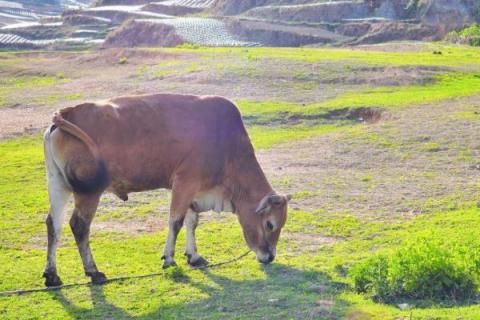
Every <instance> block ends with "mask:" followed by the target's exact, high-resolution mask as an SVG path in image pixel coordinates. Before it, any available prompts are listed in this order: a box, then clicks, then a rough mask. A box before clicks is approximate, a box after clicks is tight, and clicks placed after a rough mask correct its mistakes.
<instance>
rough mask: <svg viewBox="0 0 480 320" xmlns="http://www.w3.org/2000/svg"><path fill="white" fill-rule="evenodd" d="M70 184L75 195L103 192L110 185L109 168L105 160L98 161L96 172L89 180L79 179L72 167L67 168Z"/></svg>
mask: <svg viewBox="0 0 480 320" xmlns="http://www.w3.org/2000/svg"><path fill="white" fill-rule="evenodd" d="M65 175H66V178H67V181H68V183H69V184H70V186H71V187H72V190H73V191H74V192H75V193H82V194H91V193H97V192H102V191H103V190H105V188H106V187H107V186H108V184H109V175H108V170H107V166H106V164H105V161H104V160H103V159H98V160H97V163H96V171H95V173H94V174H92V175H91V176H90V177H88V178H82V179H80V178H78V177H77V175H76V174H75V171H74V170H73V169H72V167H71V166H69V165H67V167H66V168H65Z"/></svg>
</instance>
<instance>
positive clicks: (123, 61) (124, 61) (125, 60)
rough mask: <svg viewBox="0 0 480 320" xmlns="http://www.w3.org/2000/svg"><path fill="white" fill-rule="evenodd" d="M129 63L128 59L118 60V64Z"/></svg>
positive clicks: (121, 58)
mask: <svg viewBox="0 0 480 320" xmlns="http://www.w3.org/2000/svg"><path fill="white" fill-rule="evenodd" d="M127 61H128V58H127V57H120V58H119V59H118V64H126V63H127Z"/></svg>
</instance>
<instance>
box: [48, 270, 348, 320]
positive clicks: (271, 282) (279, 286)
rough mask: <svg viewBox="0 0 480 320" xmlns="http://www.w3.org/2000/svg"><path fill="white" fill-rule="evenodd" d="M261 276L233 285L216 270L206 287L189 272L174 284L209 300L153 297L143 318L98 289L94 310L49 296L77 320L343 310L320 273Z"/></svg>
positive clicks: (306, 315)
mask: <svg viewBox="0 0 480 320" xmlns="http://www.w3.org/2000/svg"><path fill="white" fill-rule="evenodd" d="M263 271H264V274H265V277H264V278H263V279H258V280H232V279H230V278H227V277H225V276H221V275H218V274H217V273H216V272H215V271H211V270H208V269H207V270H203V271H202V272H203V273H204V275H205V276H206V277H207V278H208V279H209V280H211V281H207V282H209V283H210V284H205V283H204V282H198V281H195V280H193V279H192V278H190V277H189V276H188V272H187V273H185V274H182V275H181V277H179V278H178V279H177V281H181V282H183V284H184V285H190V286H192V287H194V288H195V289H197V290H198V291H200V292H201V293H202V295H207V298H204V299H198V298H197V299H194V301H192V302H187V303H184V302H179V303H176V304H175V303H174V304H172V303H168V304H163V303H162V301H161V299H159V296H158V295H157V296H152V301H150V302H149V303H150V304H153V305H155V304H157V305H158V307H156V309H155V308H154V309H155V310H154V311H151V312H149V313H148V314H144V315H141V316H132V315H131V314H129V313H128V312H127V311H126V310H124V309H122V308H121V307H119V306H117V305H115V304H113V303H111V302H109V301H108V299H107V297H106V296H105V293H104V289H105V287H102V286H93V285H92V286H89V287H88V289H89V292H90V298H91V303H92V305H93V307H92V308H85V307H80V306H78V305H76V302H75V301H72V300H71V299H69V298H67V297H66V296H65V294H64V292H62V291H57V292H51V295H52V298H53V299H54V300H56V301H58V302H60V303H61V304H62V306H63V307H64V309H65V311H66V312H68V313H69V314H70V315H71V316H72V317H73V318H75V319H140V320H142V319H177V318H178V319H199V318H209V316H208V315H209V314H211V313H215V314H216V315H217V317H220V318H222V319H225V318H237V317H239V316H241V317H242V318H252V319H253V318H265V319H277V318H297V319H299V318H300V319H317V318H323V317H329V318H331V317H334V318H337V317H341V313H342V311H341V310H342V309H343V310H345V309H347V308H346V302H345V301H341V300H338V299H336V298H335V296H336V295H337V294H338V292H340V291H343V289H344V285H343V284H341V283H337V282H334V281H332V280H331V279H330V278H329V277H328V276H327V275H325V274H324V273H321V272H315V271H303V270H298V269H295V268H292V267H289V266H286V265H279V264H275V265H272V266H268V267H265V268H263ZM132 281H134V280H132ZM117 285H118V284H117ZM70 290H71V289H70ZM318 300H324V301H326V302H327V305H324V306H322V305H318V303H316V302H317V301H318ZM331 300H335V302H336V305H335V306H334V307H332V306H330V305H328V302H329V301H331Z"/></svg>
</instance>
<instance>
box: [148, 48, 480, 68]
mask: <svg viewBox="0 0 480 320" xmlns="http://www.w3.org/2000/svg"><path fill="white" fill-rule="evenodd" d="M155 50H158V49H155ZM160 50H162V51H167V52H189V53H203V54H208V55H232V54H236V55H238V56H239V57H243V58H245V59H247V60H258V59H279V60H294V61H301V62H306V63H317V62H323V61H333V62H335V61H339V62H349V63H352V64H370V65H395V66H403V65H422V66H449V67H458V66H462V67H465V66H479V65H480V51H479V50H478V49H477V48H471V47H466V46H454V45H442V44H425V45H424V46H423V48H422V49H420V50H418V51H406V52H385V51H380V50H379V51H375V50H368V51H367V50H350V49H331V48H329V49H324V48H282V49H281V50H279V49H278V48H248V49H244V48H204V47H196V48H173V49H160ZM434 51H436V52H438V51H440V52H442V54H433V52H434Z"/></svg>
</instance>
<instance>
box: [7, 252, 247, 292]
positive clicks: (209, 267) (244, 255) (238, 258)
mask: <svg viewBox="0 0 480 320" xmlns="http://www.w3.org/2000/svg"><path fill="white" fill-rule="evenodd" d="M250 251H251V250H248V251H247V252H245V253H243V254H241V255H239V256H238V257H235V258H232V259H230V260H226V261H222V262H219V263H214V264H208V265H205V266H201V267H194V268H193V269H212V268H218V267H220V266H224V265H227V264H230V263H232V262H235V261H238V260H240V259H242V258H244V257H246V256H247V255H248V254H249V253H250ZM164 274H165V272H154V273H149V274H143V275H137V276H121V277H115V278H109V279H107V281H105V282H104V283H103V284H107V283H110V282H117V281H123V280H130V279H143V278H150V277H156V276H161V275H164ZM91 284H92V283H91V282H77V283H69V284H63V285H61V286H56V287H45V288H32V289H19V290H12V291H3V292H0V297H8V296H15V295H22V294H26V293H34V292H47V291H56V290H60V289H66V288H72V287H79V286H88V285H91Z"/></svg>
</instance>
